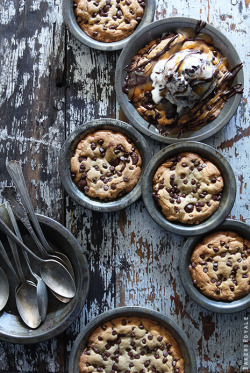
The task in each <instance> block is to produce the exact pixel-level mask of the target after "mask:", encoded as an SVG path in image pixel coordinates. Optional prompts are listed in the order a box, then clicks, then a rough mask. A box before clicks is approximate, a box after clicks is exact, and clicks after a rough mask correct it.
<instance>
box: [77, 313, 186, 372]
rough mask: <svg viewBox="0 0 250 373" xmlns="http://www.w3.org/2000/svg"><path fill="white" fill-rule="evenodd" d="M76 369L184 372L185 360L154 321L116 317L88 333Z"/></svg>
mask: <svg viewBox="0 0 250 373" xmlns="http://www.w3.org/2000/svg"><path fill="white" fill-rule="evenodd" d="M79 370H80V372H81V373H84V372H106V373H107V372H111V373H115V372H121V373H129V372H131V373H132V372H134V373H138V372H144V373H146V372H166V373H184V360H183V358H182V356H181V352H180V349H179V346H178V344H177V342H176V340H175V339H174V337H173V336H172V335H171V334H170V333H169V332H168V331H167V330H166V329H164V328H163V327H162V326H160V325H159V324H158V323H157V322H155V321H152V320H149V319H144V318H139V317H124V318H122V317H119V318H116V319H113V320H111V321H109V322H107V323H105V324H103V325H102V326H99V327H98V328H97V329H96V330H95V331H94V332H93V333H92V334H91V336H90V337H89V340H88V344H87V347H86V348H85V349H84V351H83V353H82V355H81V358H80V364H79Z"/></svg>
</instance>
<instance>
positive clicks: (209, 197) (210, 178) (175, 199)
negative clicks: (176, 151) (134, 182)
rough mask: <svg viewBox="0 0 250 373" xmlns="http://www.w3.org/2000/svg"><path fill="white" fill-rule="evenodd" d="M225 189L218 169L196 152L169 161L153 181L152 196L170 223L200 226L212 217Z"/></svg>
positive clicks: (162, 166) (183, 154) (158, 171)
mask: <svg viewBox="0 0 250 373" xmlns="http://www.w3.org/2000/svg"><path fill="white" fill-rule="evenodd" d="M222 190H223V178H222V176H221V173H220V171H219V170H218V168H217V167H216V166H215V165H214V164H213V163H211V162H210V161H208V160H205V159H203V158H201V157H200V156H199V155H197V154H193V153H182V154H180V155H178V156H176V157H173V158H171V159H168V160H167V161H165V162H164V163H163V164H162V165H161V166H160V167H159V168H158V169H157V171H156V173H155V175H154V178H153V196H154V198H155V199H156V201H157V203H158V204H159V206H160V207H161V210H162V212H163V214H164V215H165V216H166V218H167V220H170V221H177V222H180V223H184V224H199V223H200V222H202V221H203V220H205V219H207V218H208V217H209V216H210V215H212V214H213V213H214V212H215V211H216V210H217V208H218V207H219V204H220V200H221V198H222Z"/></svg>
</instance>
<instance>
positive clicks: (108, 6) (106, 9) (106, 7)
mask: <svg viewBox="0 0 250 373" xmlns="http://www.w3.org/2000/svg"><path fill="white" fill-rule="evenodd" d="M110 8H111V6H110V5H105V7H104V8H103V11H104V13H108V11H109V9H110Z"/></svg>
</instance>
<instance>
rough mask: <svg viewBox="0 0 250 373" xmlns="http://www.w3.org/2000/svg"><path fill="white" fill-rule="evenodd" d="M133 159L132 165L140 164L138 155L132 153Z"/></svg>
mask: <svg viewBox="0 0 250 373" xmlns="http://www.w3.org/2000/svg"><path fill="white" fill-rule="evenodd" d="M131 158H132V164H133V165H136V164H137V163H138V161H139V157H138V155H137V154H136V153H132V154H131Z"/></svg>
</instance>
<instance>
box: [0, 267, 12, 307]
mask: <svg viewBox="0 0 250 373" xmlns="http://www.w3.org/2000/svg"><path fill="white" fill-rule="evenodd" d="M9 294H10V287H9V281H8V279H7V277H6V274H5V273H4V271H3V270H2V268H1V267H0V311H2V309H3V308H4V307H5V305H6V303H7V302H8V299H9Z"/></svg>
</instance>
